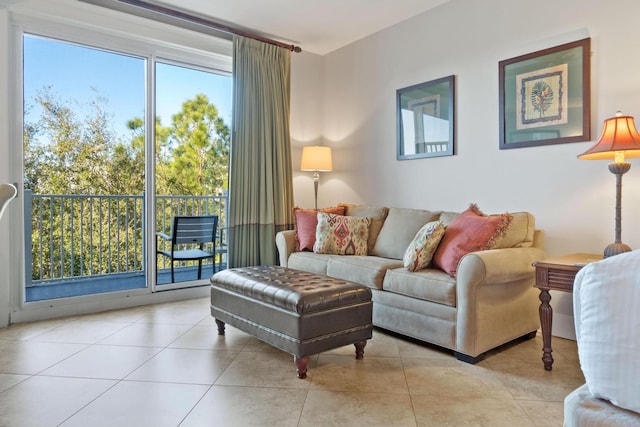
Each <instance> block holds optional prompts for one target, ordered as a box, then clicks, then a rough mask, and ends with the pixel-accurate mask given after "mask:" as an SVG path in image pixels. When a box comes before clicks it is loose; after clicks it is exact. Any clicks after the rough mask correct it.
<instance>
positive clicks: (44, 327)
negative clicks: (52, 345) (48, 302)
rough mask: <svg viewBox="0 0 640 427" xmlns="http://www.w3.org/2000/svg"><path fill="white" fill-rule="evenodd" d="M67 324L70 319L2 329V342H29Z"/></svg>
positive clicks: (29, 323)
mask: <svg viewBox="0 0 640 427" xmlns="http://www.w3.org/2000/svg"><path fill="white" fill-rule="evenodd" d="M67 322H69V320H68V319H60V320H44V321H40V322H28V323H19V324H14V325H10V326H9V327H6V328H0V340H16V341H22V340H28V339H30V338H33V337H36V336H38V335H40V334H42V333H43V332H46V331H49V330H51V329H54V328H56V327H58V326H61V325H63V324H65V323H67Z"/></svg>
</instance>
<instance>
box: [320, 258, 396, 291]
mask: <svg viewBox="0 0 640 427" xmlns="http://www.w3.org/2000/svg"><path fill="white" fill-rule="evenodd" d="M399 267H402V261H401V260H393V259H387V258H381V257H375V256H333V257H331V258H330V259H329V262H328V264H327V275H329V276H331V277H335V278H336V279H342V280H348V281H351V282H356V283H360V284H361V285H365V286H368V287H370V288H372V289H382V281H383V280H384V275H385V273H386V271H387V270H390V269H393V268H399Z"/></svg>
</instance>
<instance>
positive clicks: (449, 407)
mask: <svg viewBox="0 0 640 427" xmlns="http://www.w3.org/2000/svg"><path fill="white" fill-rule="evenodd" d="M411 400H412V401H413V408H414V411H415V414H416V419H417V422H418V425H419V426H452V427H457V426H477V427H514V426H518V427H535V425H534V424H533V422H532V421H531V419H529V417H528V415H527V414H526V413H525V411H524V410H523V409H522V408H521V407H520V406H519V405H518V403H517V402H516V401H515V400H512V399H490V398H482V397H481V398H468V397H467V398H457V399H452V398H450V397H432V396H411Z"/></svg>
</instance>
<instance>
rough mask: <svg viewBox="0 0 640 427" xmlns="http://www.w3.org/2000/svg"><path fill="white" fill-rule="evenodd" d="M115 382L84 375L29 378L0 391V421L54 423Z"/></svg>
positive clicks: (22, 425)
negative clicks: (88, 377) (79, 376)
mask: <svg viewBox="0 0 640 427" xmlns="http://www.w3.org/2000/svg"><path fill="white" fill-rule="evenodd" d="M114 384H115V381H109V380H96V379H86V378H58V377H46V376H36V377H32V378H29V379H28V380H25V381H23V382H21V383H20V384H18V385H16V386H14V387H11V388H10V389H8V390H6V391H4V392H2V393H0V425H2V426H20V427H29V426H34V427H46V426H57V425H59V424H60V423H61V422H63V421H64V420H65V419H67V418H68V417H70V416H72V415H73V414H74V413H76V412H77V411H79V410H80V409H82V408H83V407H84V406H85V405H87V404H88V403H90V402H91V401H92V400H93V399H95V398H96V397H98V396H99V395H101V394H102V393H104V392H105V391H106V390H108V389H109V388H110V387H112V386H113V385H114ZM106 414H107V413H105V414H103V417H104V418H108V417H107V415H106ZM87 425H88V424H87Z"/></svg>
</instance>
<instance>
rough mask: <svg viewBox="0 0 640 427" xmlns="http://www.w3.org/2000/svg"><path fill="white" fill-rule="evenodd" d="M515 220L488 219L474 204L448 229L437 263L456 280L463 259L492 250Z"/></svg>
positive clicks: (439, 247)
mask: <svg viewBox="0 0 640 427" xmlns="http://www.w3.org/2000/svg"><path fill="white" fill-rule="evenodd" d="M512 219H513V217H512V216H511V215H509V214H508V213H504V214H501V215H491V216H487V215H484V214H483V213H482V212H481V211H480V209H478V206H477V205H475V204H471V205H470V206H469V209H467V210H466V211H464V212H462V213H461V214H460V215H458V216H457V217H455V219H454V220H453V221H452V222H451V224H449V226H448V227H447V229H446V231H445V233H444V236H443V237H442V240H441V241H440V245H439V246H438V249H437V250H436V253H435V255H434V256H433V263H434V264H435V265H436V266H438V267H439V268H440V269H442V270H443V271H444V272H446V273H447V274H449V275H450V276H452V277H455V276H456V270H457V268H458V263H459V262H460V260H461V259H462V257H463V256H465V255H466V254H468V253H470V252H475V251H483V250H486V249H491V248H492V247H493V246H494V245H495V243H496V240H497V239H498V238H499V237H501V236H502V235H503V234H504V233H505V232H506V231H507V228H508V227H509V224H511V221H512Z"/></svg>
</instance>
